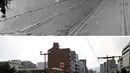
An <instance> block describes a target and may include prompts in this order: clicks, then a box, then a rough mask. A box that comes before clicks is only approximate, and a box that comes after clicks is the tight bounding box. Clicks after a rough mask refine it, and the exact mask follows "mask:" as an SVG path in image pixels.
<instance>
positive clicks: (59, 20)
mask: <svg viewBox="0 0 130 73" xmlns="http://www.w3.org/2000/svg"><path fill="white" fill-rule="evenodd" d="M101 1H102V0H59V1H58V2H57V0H45V2H43V1H41V0H38V1H35V0H29V1H26V0H23V1H21V0H17V1H15V0H13V1H12V4H11V8H10V9H9V10H8V11H7V19H5V20H1V21H0V33H14V32H18V33H20V34H21V35H68V34H69V32H71V31H72V30H73V29H74V28H75V27H76V26H77V25H78V24H80V23H81V22H82V20H83V19H85V17H87V16H88V15H89V14H90V13H91V12H92V10H94V8H96V7H97V6H98V5H99V3H100V2H101ZM28 3H30V4H28ZM121 3H122V0H106V2H105V4H104V5H103V6H102V7H101V8H100V9H99V11H98V12H97V13H96V14H95V15H93V16H92V18H91V19H90V20H89V21H88V22H85V24H86V26H84V28H83V29H82V30H81V31H80V32H79V33H78V35H122V33H123V32H124V30H123V29H124V27H123V21H122V19H123V16H122V14H121V11H122V5H121ZM129 3H130V1H129V0H126V7H127V15H128V24H129V25H128V27H129V28H130V5H129ZM22 12H23V13H22ZM19 13H20V14H19ZM13 15H14V16H13ZM129 31H130V30H129Z"/></svg>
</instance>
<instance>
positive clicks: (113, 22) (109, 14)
mask: <svg viewBox="0 0 130 73" xmlns="http://www.w3.org/2000/svg"><path fill="white" fill-rule="evenodd" d="M121 2H122V1H121V0H107V1H106V3H105V4H104V5H103V6H102V7H101V9H100V10H99V11H98V12H97V13H96V14H95V15H94V16H93V17H92V18H91V19H90V20H89V21H88V22H87V23H85V24H86V26H85V27H84V28H83V29H82V30H81V32H80V33H79V34H78V35H122V32H123V31H122V29H123V27H122V21H121V20H122V17H121V8H122V7H121V4H120V3H121Z"/></svg>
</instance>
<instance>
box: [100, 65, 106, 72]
mask: <svg viewBox="0 0 130 73" xmlns="http://www.w3.org/2000/svg"><path fill="white" fill-rule="evenodd" d="M104 70H105V67H104V64H100V72H101V73H105V71H104Z"/></svg>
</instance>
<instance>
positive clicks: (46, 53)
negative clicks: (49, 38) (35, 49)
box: [40, 51, 48, 73]
mask: <svg viewBox="0 0 130 73" xmlns="http://www.w3.org/2000/svg"><path fill="white" fill-rule="evenodd" d="M40 55H44V60H45V68H44V70H45V73H47V72H46V55H48V53H44V54H43V53H42V51H40Z"/></svg>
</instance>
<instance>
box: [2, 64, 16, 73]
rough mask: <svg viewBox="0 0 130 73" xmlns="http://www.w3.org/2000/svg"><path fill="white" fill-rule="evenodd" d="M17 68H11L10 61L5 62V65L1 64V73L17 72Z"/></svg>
mask: <svg viewBox="0 0 130 73" xmlns="http://www.w3.org/2000/svg"><path fill="white" fill-rule="evenodd" d="M15 72H16V69H15V68H14V67H13V68H10V65H9V63H4V64H3V65H0V73H15Z"/></svg>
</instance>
